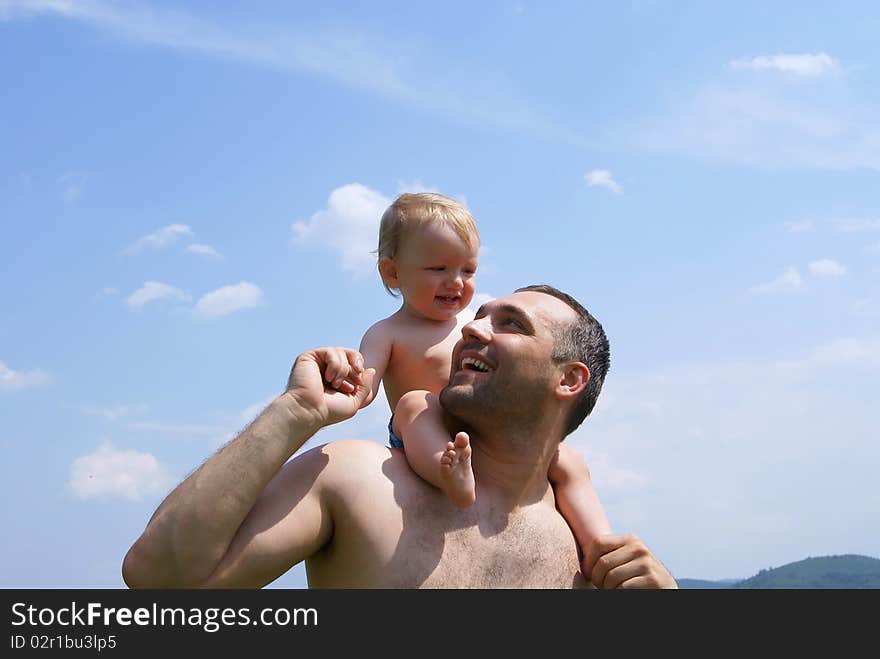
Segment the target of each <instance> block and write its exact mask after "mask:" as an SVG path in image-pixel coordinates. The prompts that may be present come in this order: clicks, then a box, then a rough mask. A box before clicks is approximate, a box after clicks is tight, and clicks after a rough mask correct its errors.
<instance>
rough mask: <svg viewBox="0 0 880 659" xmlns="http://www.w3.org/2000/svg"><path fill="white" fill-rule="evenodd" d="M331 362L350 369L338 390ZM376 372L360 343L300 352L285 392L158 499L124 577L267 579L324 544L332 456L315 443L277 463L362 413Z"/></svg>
mask: <svg viewBox="0 0 880 659" xmlns="http://www.w3.org/2000/svg"><path fill="white" fill-rule="evenodd" d="M328 369H329V370H331V371H333V372H335V373H343V374H344V378H343V381H341V382H339V383H336V384H337V386H336V388H335V389H334V388H331V387H330V386H328V385H327V384H326V383H325V381H324V374H325V373H326V372H327V371H328ZM373 374H374V373H373V371H372V370H368V371H363V363H362V358H361V355H360V354H359V353H358V352H357V351H355V350H351V349H344V348H319V349H317V350H312V351H309V352H305V353H303V354H302V355H300V356H299V357H298V358H297V360H296V363H295V364H294V365H293V369H292V370H291V374H290V378H289V380H288V387H287V391H285V393H284V394H282V395H281V396H279V397H278V398H276V399H275V400H274V401H272V403H270V404H269V406H268V407H267V408H266V409H265V410H264V411H263V412H262V413H261V414H260V415H259V416H258V417H257V418H256V419H255V420H254V421H253V423H251V424H250V425H249V426H248V427H247V428H246V429H245V430H244V431H243V432H242V433H241V434H240V435H239V436H238V437H236V438H235V439H234V440H232V441H231V442H230V443H229V444H227V445H226V446H225V447H223V448H222V449H221V450H220V451H218V452H217V453H216V454H214V455H213V456H212V457H211V458H210V459H209V460H207V461H206V462H205V463H204V464H203V465H202V466H201V467H199V469H197V470H196V471H195V472H194V473H193V474H191V475H190V476H189V477H187V478H186V480H184V481H183V482H182V483H181V484H180V485H178V486H177V487H176V488H175V489H174V491H172V492H171V494H169V495H168V497H166V498H165V500H164V501H163V502H162V503H161V504H160V506H159V507H158V509H157V510H156V512H155V513H154V514H153V516H152V518H151V519H150V521H149V523H148V524H147V528H146V529H145V530H144V532H143V534H141V536H140V538H138V539H137V541H136V542H135V543H134V545H132V547H131V549H129V551H128V553H127V554H126V556H125V560H124V561H123V567H122V572H123V578H124V579H125V582H126V584H128V585H129V586H130V587H133V588H169V587H170V588H187V587H195V586H212V585H226V586H232V585H243V586H252V585H262V583H260V582H265V580H266V579H268V580H271V578H274V576H272V577H269V576H267V575H269V574H270V573H273V572H277V570H278V569H279V568H280V566H279V565H278V564H277V560H278V557H279V556H281V555H284V558H283V560H285V561H287V566H288V567H289V566H291V565H294V564H295V563H298V562H299V561H300V560H303V559H304V558H306V557H307V556H309V555H310V554H311V553H313V552H314V551H316V550H317V549H318V548H320V546H321V545H322V544H323V542H326V539H327V537H329V530H328V529H329V527H328V526H327V519H326V506H325V505H324V503H323V502H322V497H321V495H320V491H319V489H317V488H316V487H315V482H316V480H317V479H318V477H319V474H320V471H321V468H322V466H323V464H324V463H325V460H323V459H322V455H321V453H320V452H319V451H309V452H308V453H306V454H304V455H303V456H300V457H298V458H297V459H296V460H294V461H292V462H291V464H289V465H287V466H286V467H285V469H283V470H282V473H281V474H279V470H280V469H281V468H282V466H283V465H284V464H285V462H286V461H287V460H288V459H289V458H290V456H292V455H293V454H294V453H295V452H296V451H297V450H298V449H299V448H300V447H301V446H302V445H303V444H304V443H305V442H306V441H307V440H308V439H309V438H310V437H311V436H312V435H314V433H315V432H317V431H318V430H319V429H320V428H322V427H324V426H327V425H330V424H333V423H338V422H339V421H343V420H345V419H347V418H349V417H351V416H353V415H354V413H355V412H356V411H357V410H358V408H359V407H360V405H361V404H362V402H363V400H364V398H365V397H366V395H367V393H368V392H369V391H370V387H371V385H372V376H373ZM276 475H277V480H278V482H273V479H275V478H276ZM282 481H283V486H282V483H281V482H282ZM284 506H287V508H288V510H286V511H285V510H282V508H283V507H284ZM287 513H289V514H287ZM282 520H284V521H285V523H284V524H283V525H282V524H281V521H282ZM257 542H259V543H260V545H261V546H262V550H260V549H259V548H257V549H256V550H255V543H257ZM255 557H258V558H259V560H257V561H256V562H254V558H255ZM248 561H250V564H248ZM281 571H283V570H281ZM279 573H280V572H279ZM275 576H277V574H276V575H275Z"/></svg>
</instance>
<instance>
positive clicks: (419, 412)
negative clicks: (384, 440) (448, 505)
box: [391, 391, 476, 508]
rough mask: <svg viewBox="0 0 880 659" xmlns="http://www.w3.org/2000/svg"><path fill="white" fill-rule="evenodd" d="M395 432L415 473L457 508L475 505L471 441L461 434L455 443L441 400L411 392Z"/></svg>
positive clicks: (396, 417) (399, 411)
mask: <svg viewBox="0 0 880 659" xmlns="http://www.w3.org/2000/svg"><path fill="white" fill-rule="evenodd" d="M391 429H392V430H393V431H394V434H395V435H397V436H398V437H399V438H400V439H401V440H403V449H404V452H405V453H406V459H407V461H408V462H409V465H410V467H412V469H413V471H415V472H416V473H417V474H418V475H419V476H421V477H422V478H423V479H425V480H426V481H428V482H429V483H431V485H434V486H435V487H439V488H440V489H441V490H443V491H444V492H445V493H446V495H447V496H448V497H449V498H450V499H451V500H452V503H453V504H454V505H455V506H456V507H457V508H467V507H468V506H470V505H471V504H473V503H474V500H475V498H476V486H475V483H474V472H473V469H472V468H471V446H470V438H469V437H468V436H467V433H464V432H459V433H458V434H456V435H455V439H454V441H453V436H452V433H451V432H450V431H449V430H448V429H447V427H446V424H445V422H444V413H443V408H442V407H441V406H440V400H439V399H438V398H437V396H435V395H434V394H432V393H431V392H430V391H410V392H407V393H406V394H404V395H403V396H401V398H400V400H399V401H398V403H397V407H396V408H395V409H394V421H393V423H392V427H391Z"/></svg>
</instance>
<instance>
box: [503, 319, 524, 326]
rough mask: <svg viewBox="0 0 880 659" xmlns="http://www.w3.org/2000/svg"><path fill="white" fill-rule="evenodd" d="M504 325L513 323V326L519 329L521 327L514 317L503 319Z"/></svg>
mask: <svg viewBox="0 0 880 659" xmlns="http://www.w3.org/2000/svg"><path fill="white" fill-rule="evenodd" d="M504 324H505V325H513V326H514V327H518V328H519V329H523V324H522V323H521V322H519V321H518V320H517V319H516V318H507V319H506V320H505V321H504Z"/></svg>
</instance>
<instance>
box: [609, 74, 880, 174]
mask: <svg viewBox="0 0 880 659" xmlns="http://www.w3.org/2000/svg"><path fill="white" fill-rule="evenodd" d="M857 82H858V80H854V81H850V80H847V81H844V82H840V83H839V84H834V85H830V84H821V85H809V86H803V85H783V84H773V83H771V82H768V81H753V80H750V81H745V82H743V81H731V80H723V81H719V82H712V83H707V84H705V85H703V86H701V87H700V88H698V89H696V90H695V91H693V92H687V91H681V92H679V93H678V94H676V95H674V96H672V97H671V100H670V102H669V103H668V105H667V107H666V108H664V109H661V110H660V112H659V115H658V116H656V117H654V118H652V119H647V120H644V121H638V122H636V123H635V124H630V125H615V126H611V127H610V128H609V130H613V131H614V132H615V133H616V134H620V135H621V136H623V139H625V140H626V142H627V143H628V144H629V145H631V146H633V147H635V148H640V149H647V150H651V151H659V152H663V153H674V154H679V155H684V156H688V157H696V158H699V159H704V160H709V161H717V162H733V163H736V164H740V165H747V166H752V167H761V168H765V169H777V168H792V169H826V170H851V169H858V168H868V169H874V170H876V169H880V114H878V111H877V108H876V107H875V106H874V105H873V104H872V103H871V101H863V100H862V98H869V97H870V95H871V94H872V92H871V91H865V92H864V93H862V94H860V93H859V91H860V90H859V89H857V88H855V83H857Z"/></svg>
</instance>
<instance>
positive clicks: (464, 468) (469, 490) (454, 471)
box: [440, 432, 477, 508]
mask: <svg viewBox="0 0 880 659" xmlns="http://www.w3.org/2000/svg"><path fill="white" fill-rule="evenodd" d="M440 489H442V490H443V491H444V492H446V495H447V496H448V497H449V498H450V499H452V503H453V504H454V505H455V506H456V507H457V508H467V507H468V506H471V505H473V503H474V501H475V500H476V498H477V494H476V492H477V484H476V481H475V479H474V469H473V467H472V466H471V440H470V437H468V434H467V433H466V432H460V433H458V434H456V435H455V441H453V442H447V443H446V451H444V453H443V455H442V456H440Z"/></svg>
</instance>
